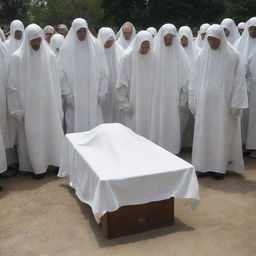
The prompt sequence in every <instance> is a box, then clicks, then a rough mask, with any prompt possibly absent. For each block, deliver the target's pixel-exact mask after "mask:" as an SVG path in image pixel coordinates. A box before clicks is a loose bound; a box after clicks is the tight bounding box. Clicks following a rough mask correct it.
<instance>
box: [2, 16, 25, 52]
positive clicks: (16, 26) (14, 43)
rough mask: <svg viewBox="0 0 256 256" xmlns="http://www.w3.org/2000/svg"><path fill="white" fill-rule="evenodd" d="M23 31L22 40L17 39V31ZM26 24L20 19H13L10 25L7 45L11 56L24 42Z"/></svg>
mask: <svg viewBox="0 0 256 256" xmlns="http://www.w3.org/2000/svg"><path fill="white" fill-rule="evenodd" d="M17 30H19V31H21V32H22V38H21V39H20V40H17V39H15V37H14V36H15V31H17ZM23 34H24V25H23V23H22V22H21V21H20V20H14V21H12V23H11V25H10V38H9V39H8V41H6V47H7V50H8V54H9V56H11V55H12V54H13V53H14V52H15V51H16V50H17V49H18V48H19V47H20V46H21V44H22V42H23V39H24V35H23Z"/></svg>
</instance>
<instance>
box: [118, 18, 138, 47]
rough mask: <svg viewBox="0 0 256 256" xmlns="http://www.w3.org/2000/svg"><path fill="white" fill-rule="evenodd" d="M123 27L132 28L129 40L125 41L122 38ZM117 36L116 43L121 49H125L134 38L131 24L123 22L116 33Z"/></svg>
mask: <svg viewBox="0 0 256 256" xmlns="http://www.w3.org/2000/svg"><path fill="white" fill-rule="evenodd" d="M124 26H131V28H132V36H131V38H130V40H126V39H125V38H124V35H123V27H124ZM117 34H118V40H117V43H118V44H119V45H120V46H121V47H123V49H127V48H128V46H129V45H130V43H131V42H132V41H133V39H134V37H135V36H136V29H135V27H134V26H133V25H132V23H130V22H125V23H124V24H123V25H122V27H121V28H120V30H119V32H118V33H117Z"/></svg>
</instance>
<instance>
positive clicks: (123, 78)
mask: <svg viewBox="0 0 256 256" xmlns="http://www.w3.org/2000/svg"><path fill="white" fill-rule="evenodd" d="M144 41H149V42H150V45H151V48H152V42H153V38H152V36H151V34H150V33H149V32H147V31H144V30H143V31H140V32H139V33H138V34H137V35H136V37H135V39H134V42H133V46H132V47H131V50H130V51H129V52H127V53H126V54H125V55H124V56H123V57H122V59H121V61H120V70H119V73H118V79H117V96H118V99H119V100H120V102H121V106H120V108H121V111H122V108H123V106H125V105H126V104H127V103H128V104H130V103H131V104H132V105H133V106H134V108H135V112H134V114H133V115H128V114H126V113H122V116H121V122H122V123H123V124H124V125H126V126H127V127H129V128H130V129H132V130H133V131H135V132H136V133H138V134H140V135H142V136H144V137H146V138H148V137H149V127H150V112H151V97H152V87H153V54H152V49H150V50H149V52H148V53H147V54H145V55H143V54H141V53H140V52H139V51H140V46H141V44H142V43H143V42H144Z"/></svg>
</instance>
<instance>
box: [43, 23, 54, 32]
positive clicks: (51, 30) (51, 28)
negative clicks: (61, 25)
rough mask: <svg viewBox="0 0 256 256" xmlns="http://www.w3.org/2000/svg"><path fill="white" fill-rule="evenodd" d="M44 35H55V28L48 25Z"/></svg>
mask: <svg viewBox="0 0 256 256" xmlns="http://www.w3.org/2000/svg"><path fill="white" fill-rule="evenodd" d="M44 33H45V34H46V33H51V34H53V33H54V27H53V26H50V25H47V26H45V27H44Z"/></svg>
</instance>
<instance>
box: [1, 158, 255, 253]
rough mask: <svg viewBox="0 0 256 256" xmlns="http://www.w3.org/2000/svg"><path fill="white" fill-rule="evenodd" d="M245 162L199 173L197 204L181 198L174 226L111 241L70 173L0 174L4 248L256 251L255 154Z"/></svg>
mask: <svg viewBox="0 0 256 256" xmlns="http://www.w3.org/2000/svg"><path fill="white" fill-rule="evenodd" d="M183 157H184V158H185V159H186V160H189V159H190V154H189V153H184V154H183ZM245 162H246V171H245V175H244V176H239V175H235V174H231V173H229V174H228V175H227V177H226V178H225V179H224V180H222V181H215V180H212V178H205V179H200V180H199V183H200V197H201V204H200V206H199V208H198V209H197V210H195V211H194V210H192V209H190V206H189V204H188V202H186V200H182V199H176V201H175V224H174V226H172V227H167V228H163V229H160V230H154V231H150V232H146V233H142V234H137V235H132V236H127V237H122V238H118V239H114V240H110V241H109V240H107V239H106V238H105V237H104V236H103V234H102V233H101V230H100V227H99V226H98V225H97V224H96V223H95V221H94V218H93V216H92V213H91V211H90V208H89V207H88V206H87V205H85V204H83V203H81V202H79V201H78V199H77V198H76V196H75V193H74V191H73V190H72V189H71V188H69V186H68V180H67V179H60V178H57V177H56V175H54V174H53V173H49V174H47V176H46V177H45V178H44V179H43V180H39V181H37V180H34V179H33V178H32V177H31V176H28V175H18V176H16V177H14V178H10V179H2V178H1V179H0V184H1V185H2V186H3V187H4V191H2V192H0V220H1V221H0V255H5V256H13V255H18V256H23V255H24V256H32V255H40V256H46V255H61V256H66V255H67V256H77V255H79V256H80V255H83V256H84V255H89V256H91V255H104V256H108V255H111V256H112V255H118V256H119V255H120V256H125V255H132V256H137V255H139V256H143V255H147V256H149V255H157V256H161V255H168V256H169V255H170V256H176V255H179V256H190V255H193V256H194V255H195V256H201V255H203V256H222V255H223V256H229V255H230V256H255V255H256V160H254V159H250V158H248V157H246V158H245Z"/></svg>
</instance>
